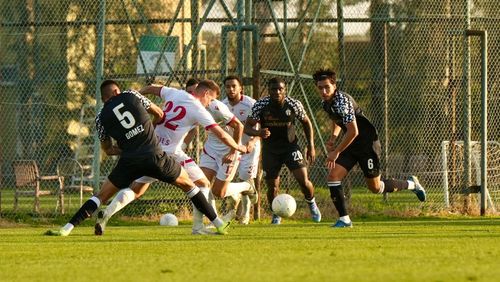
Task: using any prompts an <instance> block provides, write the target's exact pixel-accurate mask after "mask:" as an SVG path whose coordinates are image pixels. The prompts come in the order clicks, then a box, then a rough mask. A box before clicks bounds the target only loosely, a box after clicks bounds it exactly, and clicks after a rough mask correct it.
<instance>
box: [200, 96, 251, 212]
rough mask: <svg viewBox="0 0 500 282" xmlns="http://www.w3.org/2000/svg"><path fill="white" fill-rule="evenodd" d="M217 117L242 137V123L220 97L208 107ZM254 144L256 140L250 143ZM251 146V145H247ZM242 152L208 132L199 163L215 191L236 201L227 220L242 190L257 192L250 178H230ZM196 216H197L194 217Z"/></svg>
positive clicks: (221, 122)
mask: <svg viewBox="0 0 500 282" xmlns="http://www.w3.org/2000/svg"><path fill="white" fill-rule="evenodd" d="M207 109H208V111H209V112H210V113H211V114H212V116H213V117H214V119H215V121H216V122H218V123H219V124H220V125H221V127H223V128H224V130H226V131H227V132H228V133H231V132H232V136H233V138H234V139H235V141H237V142H239V141H241V137H242V134H243V124H242V123H241V122H240V121H239V119H238V118H236V116H235V115H234V114H233V113H232V112H231V111H230V110H229V108H228V107H227V106H226V105H225V104H224V103H222V102H221V101H219V100H217V99H214V100H212V102H211V103H210V104H209V105H208V107H207ZM251 145H252V146H253V144H251ZM247 148H248V146H247ZM239 163H240V155H239V153H238V152H236V151H235V150H234V149H232V148H229V147H227V146H226V145H225V144H223V143H222V142H220V140H218V139H217V138H215V136H213V134H211V133H210V132H209V133H208V137H207V140H206V141H205V145H204V147H203V153H202V155H201V157H200V167H201V170H202V171H203V173H205V175H206V176H207V178H208V180H209V181H213V185H212V192H213V193H214V195H215V196H218V197H220V198H226V197H230V198H231V199H232V200H233V201H234V203H235V204H234V205H233V206H232V207H231V210H230V211H229V212H228V213H227V214H226V215H225V216H224V217H223V218H224V219H225V220H226V221H229V220H232V219H233V218H234V217H235V215H236V210H235V207H236V205H237V203H239V202H240V200H241V197H242V193H247V194H252V195H256V191H255V189H254V187H253V182H251V181H250V180H251V178H248V179H247V180H249V181H245V182H231V181H232V180H233V178H234V176H235V174H236V171H237V169H238V167H239ZM193 220H195V219H193Z"/></svg>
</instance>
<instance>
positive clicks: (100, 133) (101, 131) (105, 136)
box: [95, 112, 108, 142]
mask: <svg viewBox="0 0 500 282" xmlns="http://www.w3.org/2000/svg"><path fill="white" fill-rule="evenodd" d="M95 128H96V130H97V135H98V137H99V141H101V142H102V141H104V140H106V139H108V134H107V133H106V130H105V129H104V126H102V122H101V112H99V113H98V114H97V116H96V118H95Z"/></svg>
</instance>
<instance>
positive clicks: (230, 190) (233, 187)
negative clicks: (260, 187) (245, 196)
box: [222, 182, 252, 199]
mask: <svg viewBox="0 0 500 282" xmlns="http://www.w3.org/2000/svg"><path fill="white" fill-rule="evenodd" d="M251 187H252V186H251V185H250V183H248V182H231V183H229V184H228V185H227V189H226V194H225V195H224V197H233V198H234V199H238V198H239V194H241V192H246V191H250V188H251ZM224 197H222V198H224Z"/></svg>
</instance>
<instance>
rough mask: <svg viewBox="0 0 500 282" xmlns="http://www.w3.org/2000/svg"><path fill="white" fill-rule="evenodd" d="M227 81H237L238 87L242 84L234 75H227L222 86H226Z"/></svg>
mask: <svg viewBox="0 0 500 282" xmlns="http://www.w3.org/2000/svg"><path fill="white" fill-rule="evenodd" d="M228 80H236V81H238V83H239V84H240V86H243V82H242V81H241V79H240V78H239V77H238V76H236V75H228V76H226V78H224V81H223V83H224V85H226V81H228Z"/></svg>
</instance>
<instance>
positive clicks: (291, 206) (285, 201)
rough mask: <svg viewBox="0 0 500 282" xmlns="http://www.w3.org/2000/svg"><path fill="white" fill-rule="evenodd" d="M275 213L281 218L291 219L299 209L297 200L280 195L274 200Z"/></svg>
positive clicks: (286, 195)
mask: <svg viewBox="0 0 500 282" xmlns="http://www.w3.org/2000/svg"><path fill="white" fill-rule="evenodd" d="M272 207H273V213H275V214H277V215H279V216H281V217H290V216H292V215H293V213H295V210H296V209H297V203H296V202H295V199H294V198H293V197H292V196H290V195H288V194H280V195H278V196H276V198H274V200H273V204H272Z"/></svg>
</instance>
